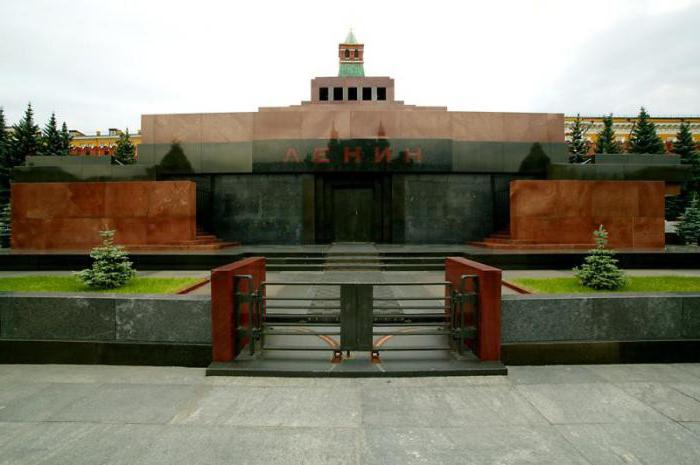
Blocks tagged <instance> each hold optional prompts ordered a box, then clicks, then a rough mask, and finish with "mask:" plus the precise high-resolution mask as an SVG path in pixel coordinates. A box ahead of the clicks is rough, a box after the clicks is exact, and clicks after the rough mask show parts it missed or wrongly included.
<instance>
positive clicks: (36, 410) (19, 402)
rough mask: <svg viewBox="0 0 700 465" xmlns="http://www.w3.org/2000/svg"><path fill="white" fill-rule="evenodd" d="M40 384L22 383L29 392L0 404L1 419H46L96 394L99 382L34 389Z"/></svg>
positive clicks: (52, 385)
mask: <svg viewBox="0 0 700 465" xmlns="http://www.w3.org/2000/svg"><path fill="white" fill-rule="evenodd" d="M35 386H42V385H39V384H34V385H31V384H30V385H22V386H21V387H20V388H21V389H25V390H26V391H25V392H28V393H29V394H27V395H24V396H22V397H21V398H19V399H15V401H14V402H9V403H7V404H6V405H4V406H0V421H44V420H48V419H49V418H50V417H51V415H53V414H54V413H55V412H57V411H59V410H61V409H62V408H65V407H66V406H68V405H70V404H72V403H73V402H76V401H78V400H80V399H82V398H84V397H86V396H88V395H93V394H95V393H96V392H97V391H98V389H99V385H98V384H67V383H61V384H59V383H55V384H49V385H46V386H45V387H43V388H42V389H38V390H37V389H34V387H35Z"/></svg>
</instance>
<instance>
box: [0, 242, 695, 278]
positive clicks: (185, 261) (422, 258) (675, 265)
mask: <svg viewBox="0 0 700 465" xmlns="http://www.w3.org/2000/svg"><path fill="white" fill-rule="evenodd" d="M371 247H372V248H373V254H372V259H373V264H372V267H373V268H374V269H376V268H378V267H379V268H380V269H383V270H386V271H390V270H393V271H420V270H435V269H443V268H444V259H445V257H448V256H452V257H464V258H468V259H470V260H476V261H478V262H480V263H484V264H486V265H491V266H495V267H497V268H501V269H504V270H524V269H542V270H566V269H571V268H572V267H574V266H577V265H580V264H581V262H582V261H583V258H584V257H585V256H586V254H587V251H586V250H527V249H523V250H493V249H484V248H481V247H475V246H469V245H454V244H442V245H440V244H376V245H375V244H371ZM334 249H337V245H332V244H308V245H281V244H279V245H276V244H270V245H256V246H253V245H250V246H246V245H242V246H236V247H229V248H225V249H221V250H211V251H183V250H159V251H145V250H143V251H138V252H133V253H130V254H129V256H130V257H131V259H132V261H133V262H134V265H135V266H136V268H137V269H140V270H206V269H212V268H215V267H218V266H223V265H226V264H228V263H232V262H234V261H236V260H240V259H243V258H247V257H253V256H263V257H266V258H267V265H268V269H270V270H271V271H320V270H324V269H325V267H326V266H327V264H328V262H329V261H330V260H333V261H339V260H341V258H342V257H343V256H347V257H352V256H355V257H356V258H357V256H358V252H357V251H354V250H347V251H344V252H335V251H334ZM364 258H366V257H364ZM617 258H618V259H619V260H620V265H621V266H622V267H623V268H627V269H635V268H638V269H644V268H647V269H651V268H656V269H697V268H700V247H686V246H667V247H666V249H665V250H663V251H659V250H618V251H617ZM345 261H347V260H345ZM356 261H359V262H361V263H362V262H363V257H359V258H358V259H357V260H356ZM377 261H378V263H377ZM364 262H366V260H364ZM90 263H91V258H90V256H89V252H88V251H54V252H48V251H31V250H22V251H20V250H12V249H0V270H2V271H20V270H31V271H37V272H39V271H42V270H79V269H82V268H85V267H88V266H89V265H90Z"/></svg>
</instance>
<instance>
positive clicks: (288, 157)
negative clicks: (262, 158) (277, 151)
mask: <svg viewBox="0 0 700 465" xmlns="http://www.w3.org/2000/svg"><path fill="white" fill-rule="evenodd" d="M290 162H291V163H301V158H299V153H298V152H297V149H295V148H294V147H290V148H288V149H287V153H286V154H285V155H284V159H283V160H282V163H290Z"/></svg>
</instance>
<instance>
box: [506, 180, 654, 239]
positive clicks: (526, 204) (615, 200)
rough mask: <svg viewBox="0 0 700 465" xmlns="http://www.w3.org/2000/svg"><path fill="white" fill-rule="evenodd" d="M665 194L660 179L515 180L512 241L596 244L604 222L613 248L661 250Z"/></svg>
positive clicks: (511, 194) (511, 225) (511, 192)
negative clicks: (594, 238) (594, 237)
mask: <svg viewBox="0 0 700 465" xmlns="http://www.w3.org/2000/svg"><path fill="white" fill-rule="evenodd" d="M664 192H665V186H664V182H662V181H569V180H567V181H551V180H541V181H540V180H538V181H512V182H511V184H510V235H511V238H510V241H511V243H515V244H520V245H521V246H522V248H528V246H530V245H533V244H556V245H567V244H574V245H576V244H577V245H585V244H590V245H593V231H594V230H595V229H597V228H598V226H599V225H601V224H602V225H603V226H605V228H606V229H607V230H608V233H609V245H610V246H611V247H616V248H621V249H632V248H651V249H655V248H663V247H664V239H665V237H664Z"/></svg>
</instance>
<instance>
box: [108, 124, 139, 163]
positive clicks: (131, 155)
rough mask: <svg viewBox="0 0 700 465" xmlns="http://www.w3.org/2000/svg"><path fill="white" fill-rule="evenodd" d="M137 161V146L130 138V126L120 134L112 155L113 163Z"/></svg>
mask: <svg viewBox="0 0 700 465" xmlns="http://www.w3.org/2000/svg"><path fill="white" fill-rule="evenodd" d="M134 163H136V148H135V147H134V144H133V143H132V142H131V139H130V138H129V128H126V132H123V133H121V134H119V140H117V147H116V148H115V149H114V155H112V164H120V165H132V164H134Z"/></svg>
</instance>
